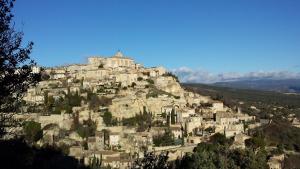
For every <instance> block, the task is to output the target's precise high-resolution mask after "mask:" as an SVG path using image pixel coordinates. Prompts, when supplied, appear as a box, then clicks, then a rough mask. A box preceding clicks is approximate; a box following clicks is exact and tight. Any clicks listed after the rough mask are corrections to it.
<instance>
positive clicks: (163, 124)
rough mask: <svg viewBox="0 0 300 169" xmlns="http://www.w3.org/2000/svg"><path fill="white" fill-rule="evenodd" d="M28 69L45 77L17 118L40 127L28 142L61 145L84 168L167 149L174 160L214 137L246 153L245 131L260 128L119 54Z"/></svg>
mask: <svg viewBox="0 0 300 169" xmlns="http://www.w3.org/2000/svg"><path fill="white" fill-rule="evenodd" d="M33 72H35V73H41V75H42V79H43V80H42V81H41V82H39V83H38V84H37V85H36V86H34V87H32V88H30V89H29V90H28V92H27V93H26V94H25V96H24V101H23V103H22V104H23V106H22V109H21V110H20V111H21V112H22V113H20V114H18V115H17V118H19V119H22V120H26V121H27V122H28V123H29V124H31V126H38V128H40V132H41V133H40V135H38V136H36V135H33V136H32V137H31V139H32V141H37V144H38V145H41V146H43V145H55V146H57V147H61V148H62V149H63V150H64V151H65V152H66V153H67V154H69V155H70V156H73V157H75V158H76V159H78V160H80V161H81V162H82V163H84V164H86V165H89V164H90V163H91V162H92V161H93V159H95V158H96V159H99V160H101V162H102V165H103V166H111V167H112V168H130V166H131V165H132V162H133V160H134V159H137V158H142V157H143V155H144V152H145V151H148V152H155V153H158V154H159V153H160V152H163V151H169V160H175V159H176V158H180V157H181V156H182V155H183V154H185V153H186V152H192V150H193V148H194V147H195V146H196V145H197V144H198V143H200V142H206V141H207V140H209V138H210V137H211V136H212V135H214V134H216V133H221V134H224V135H225V136H226V137H228V138H231V137H232V138H233V139H234V143H233V145H232V148H244V147H245V143H244V141H245V140H246V139H247V138H249V136H248V135H247V133H248V132H247V131H248V130H249V129H251V128H255V127H257V126H260V125H261V123H258V122H256V120H255V117H254V116H249V115H247V114H244V113H243V112H242V110H241V109H240V108H239V107H236V109H231V108H229V107H226V106H225V105H224V104H223V102H221V101H218V100H213V99H211V98H210V97H208V96H202V95H199V94H196V93H192V92H189V91H186V90H185V89H183V88H182V87H181V86H180V84H179V81H178V79H177V77H176V76H174V75H173V74H172V73H170V72H168V71H167V70H166V69H165V68H163V67H152V68H146V67H144V66H143V65H141V64H138V63H135V61H134V60H133V59H132V58H130V57H126V56H124V55H123V54H122V53H121V52H117V53H116V54H115V55H114V56H111V57H89V58H88V63H87V64H74V65H67V66H60V67H53V68H40V67H35V68H34V69H33ZM29 126H30V125H29ZM30 131H33V129H31V130H30ZM22 132H26V129H25V131H22Z"/></svg>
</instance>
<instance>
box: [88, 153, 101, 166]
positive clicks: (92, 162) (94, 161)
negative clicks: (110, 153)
mask: <svg viewBox="0 0 300 169" xmlns="http://www.w3.org/2000/svg"><path fill="white" fill-rule="evenodd" d="M101 165H102V156H101V159H98V158H96V157H95V156H94V157H93V159H91V160H90V165H89V166H90V169H101Z"/></svg>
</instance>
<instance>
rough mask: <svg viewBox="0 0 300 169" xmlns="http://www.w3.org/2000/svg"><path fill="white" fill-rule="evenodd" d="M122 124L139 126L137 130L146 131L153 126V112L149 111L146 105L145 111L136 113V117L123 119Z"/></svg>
mask: <svg viewBox="0 0 300 169" xmlns="http://www.w3.org/2000/svg"><path fill="white" fill-rule="evenodd" d="M122 124H123V125H124V126H134V127H137V132H143V131H146V130H147V129H150V128H151V126H152V113H151V112H147V111H146V108H145V107H144V110H143V113H142V112H140V114H136V115H135V116H134V117H131V118H124V119H123V120H122Z"/></svg>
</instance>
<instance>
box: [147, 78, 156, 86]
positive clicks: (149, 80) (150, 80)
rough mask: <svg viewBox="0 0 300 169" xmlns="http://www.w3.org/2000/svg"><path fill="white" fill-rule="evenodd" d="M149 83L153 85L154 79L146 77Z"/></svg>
mask: <svg viewBox="0 0 300 169" xmlns="http://www.w3.org/2000/svg"><path fill="white" fill-rule="evenodd" d="M146 81H147V82H148V83H149V84H151V85H153V84H154V81H153V80H152V79H147V80H146Z"/></svg>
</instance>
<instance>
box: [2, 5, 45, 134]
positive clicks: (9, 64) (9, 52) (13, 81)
mask: <svg viewBox="0 0 300 169" xmlns="http://www.w3.org/2000/svg"><path fill="white" fill-rule="evenodd" d="M14 2H15V1H14V0H0V91H1V92H0V112H1V113H0V138H1V137H2V136H4V135H5V134H8V133H7V132H8V131H7V130H6V128H9V127H16V126H18V125H19V123H18V122H17V121H15V119H14V118H13V113H12V112H15V111H16V109H17V108H18V105H19V104H20V103H21V100H22V96H23V93H24V92H25V91H27V89H28V87H29V86H30V85H34V84H36V83H37V82H38V81H39V80H40V74H34V73H32V67H33V66H35V65H36V63H35V62H34V61H33V60H32V59H31V58H30V56H29V55H30V53H31V50H32V47H33V43H32V42H29V43H28V44H27V46H26V47H22V44H24V42H23V32H18V31H16V30H15V28H14V23H13V21H12V19H13V17H14V15H13V14H12V8H13V7H14Z"/></svg>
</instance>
